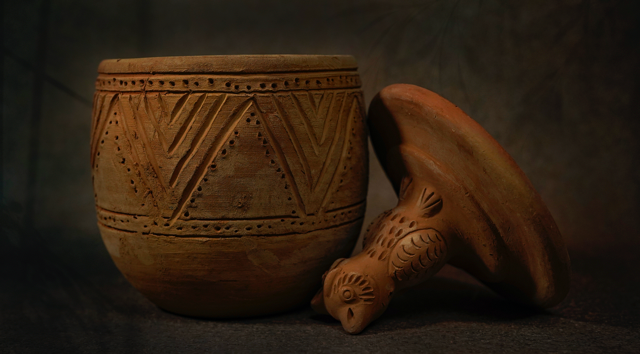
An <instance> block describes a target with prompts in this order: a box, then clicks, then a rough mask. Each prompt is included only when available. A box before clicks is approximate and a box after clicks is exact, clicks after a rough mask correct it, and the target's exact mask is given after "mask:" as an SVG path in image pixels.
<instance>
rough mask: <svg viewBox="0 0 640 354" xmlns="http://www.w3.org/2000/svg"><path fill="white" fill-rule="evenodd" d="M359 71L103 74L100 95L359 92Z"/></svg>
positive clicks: (99, 85) (98, 86)
mask: <svg viewBox="0 0 640 354" xmlns="http://www.w3.org/2000/svg"><path fill="white" fill-rule="evenodd" d="M360 86H361V81H360V77H359V76H358V72H356V71H348V72H313V73H286V74H283V73H279V74H271V75H207V74H189V75H185V74H157V75H153V74H116V75H114V74H100V75H99V76H98V78H97V80H96V90H98V91H119V92H121V91H177V92H190V91H192V92H195V91H201V92H225V93H240V92H277V91H295V90H322V89H345V88H359V87H360Z"/></svg>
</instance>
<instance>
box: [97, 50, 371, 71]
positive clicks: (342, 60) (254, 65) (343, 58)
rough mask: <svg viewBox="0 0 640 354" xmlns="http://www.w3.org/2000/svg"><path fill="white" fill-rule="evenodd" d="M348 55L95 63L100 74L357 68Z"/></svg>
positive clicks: (183, 58) (117, 60) (136, 59)
mask: <svg viewBox="0 0 640 354" xmlns="http://www.w3.org/2000/svg"><path fill="white" fill-rule="evenodd" d="M357 68H358V65H357V62H356V59H355V58H354V57H353V56H351V55H308V54H307V55H304V54H303V55H300V54H266V55H203V56H172V57H149V58H131V59H106V60H103V61H102V62H101V63H100V65H99V66H98V73H100V74H137V73H139V74H142V73H145V74H156V73H158V74H160V73H162V74H167V73H177V74H179V73H213V74H242V73H247V74H256V73H278V72H314V71H342V70H356V69H357Z"/></svg>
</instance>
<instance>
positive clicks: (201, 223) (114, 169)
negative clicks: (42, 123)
mask: <svg viewBox="0 0 640 354" xmlns="http://www.w3.org/2000/svg"><path fill="white" fill-rule="evenodd" d="M98 71H99V76H98V79H97V81H96V93H95V96H94V110H93V128H92V139H91V165H92V172H93V186H94V190H95V199H96V210H97V217H98V225H99V228H100V233H101V235H102V239H103V241H104V243H105V245H106V248H107V250H108V251H109V254H110V255H111V257H112V259H113V261H114V262H115V264H116V266H117V267H118V269H119V270H120V271H121V272H122V274H123V275H124V276H125V277H126V278H127V280H128V281H129V282H130V283H131V284H132V285H133V286H134V287H135V288H136V289H138V290H139V291H140V292H141V293H142V294H143V295H144V296H146V297H147V298H148V299H149V300H151V301H152V302H154V303H155V304H156V305H158V306H160V307H161V308H163V309H165V310H168V311H171V312H174V313H179V314H184V315H190V316H202V317H243V316H258V315H266V314H272V313H277V312H281V311H286V310H289V309H292V308H295V307H297V306H300V305H303V304H306V303H308V301H309V300H310V298H311V297H312V296H313V294H314V293H315V291H316V290H317V288H318V287H319V286H320V282H321V275H322V273H323V272H324V271H325V270H326V269H328V268H329V266H330V265H331V264H332V262H333V261H334V260H335V259H337V258H340V257H345V256H348V255H349V253H350V252H351V250H352V248H353V246H354V244H355V242H356V240H357V238H358V235H359V232H360V229H361V226H362V220H363V216H364V211H365V201H366V200H365V198H366V191H367V181H368V155H367V154H368V153H367V136H366V130H365V126H364V112H365V110H364V108H363V98H362V91H361V89H360V78H359V76H358V73H357V65H356V62H355V60H354V59H353V57H351V56H319V55H266V56H250V55H243V56H203V57H168V58H142V59H118V60H105V61H103V62H102V63H101V64H100V66H99V69H98Z"/></svg>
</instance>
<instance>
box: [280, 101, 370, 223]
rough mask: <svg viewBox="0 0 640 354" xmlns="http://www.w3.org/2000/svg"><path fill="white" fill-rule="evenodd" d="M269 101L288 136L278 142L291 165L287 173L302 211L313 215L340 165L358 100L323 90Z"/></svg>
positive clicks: (357, 112)
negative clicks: (287, 139) (314, 93)
mask: <svg viewBox="0 0 640 354" xmlns="http://www.w3.org/2000/svg"><path fill="white" fill-rule="evenodd" d="M272 100H273V104H274V105H275V106H276V107H277V113H278V114H279V116H280V117H281V120H282V126H283V128H284V130H285V131H286V134H287V135H288V136H289V138H290V141H282V142H280V144H282V149H283V151H285V152H286V157H287V161H288V163H289V165H291V166H292V168H291V174H292V175H293V179H294V180H295V183H296V186H297V191H298V193H299V194H300V197H301V199H302V200H304V208H305V210H304V211H305V213H306V214H314V213H316V212H318V211H319V210H320V208H321V206H322V205H323V203H324V202H325V199H326V198H325V196H326V195H327V192H328V191H327V188H328V187H329V185H330V184H331V181H332V180H333V178H334V175H335V173H336V171H337V170H338V168H339V167H340V166H339V165H340V160H341V156H342V155H343V153H344V151H343V148H344V147H345V146H346V144H347V142H348V138H347V133H346V132H349V131H350V130H351V126H352V124H353V122H352V121H353V119H352V117H354V115H357V114H359V110H360V104H359V101H358V99H357V97H356V96H352V95H349V94H348V93H347V92H345V91H335V92H327V91H325V92H323V93H322V94H320V95H318V94H316V95H315V96H314V95H313V94H311V93H291V94H288V95H278V96H276V95H274V96H272ZM273 125H274V126H275V124H273ZM273 129H276V128H273ZM283 133H284V132H281V133H280V134H283ZM280 134H278V135H280ZM294 160H295V161H294Z"/></svg>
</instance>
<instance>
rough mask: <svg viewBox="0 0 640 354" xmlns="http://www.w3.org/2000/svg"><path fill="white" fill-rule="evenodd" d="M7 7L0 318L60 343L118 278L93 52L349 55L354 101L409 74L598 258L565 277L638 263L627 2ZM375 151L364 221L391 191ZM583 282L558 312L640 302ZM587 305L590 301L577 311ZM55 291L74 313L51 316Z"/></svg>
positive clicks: (636, 13) (44, 2)
mask: <svg viewBox="0 0 640 354" xmlns="http://www.w3.org/2000/svg"><path fill="white" fill-rule="evenodd" d="M2 11H3V14H2V20H3V26H2V30H3V47H2V55H1V60H2V67H3V70H2V76H1V78H2V92H1V95H0V97H1V99H2V125H1V127H2V132H1V133H2V134H1V137H2V144H1V148H2V154H1V158H2V174H1V178H2V184H1V186H2V189H1V191H2V195H1V198H2V203H3V211H2V226H3V227H2V234H1V235H0V256H1V258H2V261H0V265H2V268H3V269H2V271H1V272H0V274H1V275H2V278H0V286H2V288H1V289H2V291H3V292H2V293H1V294H2V296H1V297H0V301H1V302H0V304H1V306H2V307H0V311H4V310H5V308H12V309H14V310H12V312H11V311H10V312H7V313H8V314H7V315H6V316H5V320H0V327H1V328H14V327H15V323H19V324H22V325H24V326H25V327H24V328H27V330H25V331H27V332H28V331H30V330H29V329H28V328H31V327H29V326H30V325H33V326H36V325H37V324H38V323H44V324H46V326H45V327H46V328H49V329H50V328H54V329H55V330H52V331H53V332H51V333H50V332H47V331H44V332H43V333H50V334H49V335H50V336H51V339H50V341H51V342H55V340H54V338H58V337H56V336H62V337H60V338H73V337H74V336H73V335H72V334H69V333H73V331H75V330H80V329H79V328H93V327H91V325H93V324H94V322H91V321H92V320H91V318H93V317H91V316H94V317H95V318H97V319H100V318H102V315H101V313H102V312H100V311H102V310H99V308H101V307H100V306H103V305H104V304H103V303H105V304H106V303H108V304H111V303H113V302H120V303H122V302H125V303H126V300H122V299H123V296H120V295H118V294H119V293H118V292H117V291H116V290H113V289H115V288H118V287H119V288H118V289H129V288H127V286H128V285H127V284H126V283H125V282H124V280H123V279H122V278H121V277H120V275H119V273H117V271H116V270H115V267H113V265H112V263H111V261H110V260H109V257H108V254H107V253H106V250H105V249H104V247H103V245H102V243H101V240H100V236H99V234H98V229H97V226H96V219H95V211H94V200H93V193H92V186H91V177H90V166H89V139H90V128H91V119H90V118H91V100H92V95H93V91H94V80H95V77H96V74H97V73H96V69H97V66H98V63H99V62H100V61H101V60H102V59H105V58H128V57H145V56H168V55H208V54H351V55H354V56H355V57H356V59H357V60H358V63H359V66H360V74H361V77H362V81H363V85H364V86H363V89H364V93H365V100H366V102H367V104H368V102H369V101H370V100H371V98H372V97H373V96H374V95H375V93H376V92H377V91H379V90H380V89H382V88H383V87H385V86H386V85H389V84H392V83H398V82H403V83H411V84H416V85H419V86H422V87H425V88H428V89H430V90H432V91H435V92H437V93H439V94H440V95H442V96H444V97H445V98H447V99H449V100H451V101H452V102H454V103H455V104H457V105H458V106H459V107H461V108H462V109H463V110H464V111H465V112H467V113H468V114H469V115H470V116H471V117H472V118H474V119H475V120H477V121H478V122H479V123H480V124H481V125H482V126H483V127H484V128H485V129H487V131H488V132H489V133H490V134H491V135H493V136H494V137H495V138H496V140H497V141H498V142H499V143H501V144H502V145H503V146H504V148H505V149H506V150H507V151H508V152H509V153H510V154H511V155H512V156H513V158H514V159H515V160H516V162H517V163H518V164H519V165H520V167H521V168H522V169H523V170H524V172H525V173H526V174H527V176H529V178H530V179H531V181H532V182H533V184H534V186H535V187H536V188H537V190H538V191H539V192H540V194H541V195H542V198H543V200H544V201H545V202H546V203H547V205H548V207H549V209H550V210H551V213H552V214H553V215H554V217H555V218H556V221H557V223H558V226H559V227H560V230H561V231H562V233H563V235H564V238H565V240H566V241H567V244H568V246H569V250H570V254H571V256H572V257H573V258H574V259H575V260H576V262H577V263H575V262H574V263H575V264H583V263H584V264H588V266H586V265H585V267H586V268H582V269H592V270H593V271H590V270H589V271H587V270H584V271H582V273H580V272H578V273H576V276H575V277H574V282H576V284H578V285H580V284H583V285H585V284H586V285H585V286H586V287H587V288H588V289H589V290H584V292H589V291H596V292H597V291H605V290H598V289H599V288H600V287H601V286H604V285H600V283H598V282H596V283H593V279H592V278H593V277H595V275H593V274H596V273H597V274H600V277H601V278H602V279H606V278H608V277H609V274H603V273H602V269H605V268H606V269H610V271H608V272H609V273H611V272H614V273H615V272H617V273H619V274H623V276H621V277H622V278H620V282H621V284H622V283H626V282H627V281H626V280H625V279H628V281H629V282H637V281H638V279H639V278H638V276H637V275H636V272H635V271H631V269H629V268H633V267H634V266H635V267H638V264H637V262H636V261H638V260H640V258H639V257H638V256H637V255H636V252H637V249H638V246H640V189H639V181H640V142H639V139H638V136H639V135H640V117H639V113H640V68H639V64H640V60H639V59H640V2H639V1H634V0H628V1H622V0H619V1H616V0H611V1H604V0H582V1H580V0H558V1H538V0H457V1H454V0H450V1H444V0H442V1H410V0H386V1H383V0H377V1H373V0H372V1H362V0H361V1H341V0H335V1H294V0H289V1H258V0H253V1H251V0H241V1H195V0H192V1H186V0H181V1H178V0H127V1H118V0H109V1H81V0H38V1H36V0H22V1H4V3H3V6H2ZM371 156H372V158H371V176H370V182H371V183H370V190H369V196H368V201H369V202H368V203H369V204H368V210H367V219H366V220H365V222H366V223H368V222H369V221H370V220H371V219H372V218H373V217H375V216H376V215H377V214H378V213H380V212H381V211H383V210H385V209H387V208H390V207H392V206H394V205H395V202H396V198H395V195H394V193H393V190H392V189H391V186H390V184H389V182H388V181H387V180H386V177H385V176H384V173H383V172H382V170H381V169H380V166H379V164H378V162H377V160H376V159H375V156H374V155H373V154H372V155H371ZM599 254H606V255H607V256H606V257H604V258H603V257H600V258H598V255H599ZM581 257H582V258H581ZM594 257H595V258H594ZM581 262H582V263H581ZM611 262H613V263H611ZM615 262H618V263H615ZM594 263H595V264H594ZM609 263H611V264H614V263H615V264H616V266H611V265H608V264H609ZM607 266H608V267H609V268H607ZM589 267H591V268H589ZM636 269H640V268H636ZM625 272H627V273H628V274H633V275H629V276H631V278H629V276H627V275H624V274H627V273H625ZM592 273H593V274H592ZM634 276H635V278H634ZM625 277H626V278H625ZM82 284H84V285H82ZM105 284H117V286H116V285H113V286H111V287H110V286H107V285H105ZM578 285H576V286H578ZM83 286H85V287H86V288H87V289H88V288H90V289H93V290H86V289H85V288H83ZM628 286H632V285H628ZM70 287H71V288H74V289H75V288H79V289H85V290H82V291H81V290H73V291H72V290H69V289H70ZM39 289H40V290H39ZM60 289H62V290H60ZM65 289H66V290H65ZM110 289H111V290H110ZM615 289H620V288H619V287H618V285H615V284H613V285H611V288H610V289H609V290H606V291H614V292H615V291H616V290H615ZM636 290H638V287H637V286H635V287H633V288H629V289H627V290H624V288H623V290H617V291H622V292H624V291H629V292H630V293H633V292H634V291H636ZM74 291H76V292H77V294H76V293H75V292H74ZM83 291H85V292H83ZM87 291H88V292H89V293H88V294H89V295H87ZM92 291H93V292H92ZM109 291H112V292H113V293H109ZM118 291H120V290H118ZM126 291H128V292H127V294H128V295H127V296H124V298H125V299H129V298H132V297H135V299H136V300H135V301H138V302H139V304H144V306H149V305H147V304H146V303H145V302H144V300H139V299H138V298H137V296H139V295H138V294H137V293H136V292H135V291H133V290H126ZM581 293H583V291H582V290H581V291H574V293H573V295H572V296H574V298H570V299H568V300H567V304H568V305H565V307H564V309H565V310H566V309H569V310H566V311H565V312H563V315H564V316H569V317H570V315H572V314H573V315H575V314H576V313H577V312H576V311H578V312H579V311H582V310H584V311H583V312H580V314H579V315H575V316H574V317H576V318H581V319H584V320H587V321H589V320H593V321H597V320H598V319H602V318H613V319H620V318H622V320H620V321H622V322H621V323H625V324H628V323H632V324H634V326H637V325H638V324H639V323H640V321H639V320H638V319H637V317H638V316H637V315H635V316H636V317H624V316H625V315H621V313H622V312H625V311H630V309H629V308H628V306H631V305H628V304H637V303H638V302H640V299H639V298H638V295H635V293H633V294H634V295H629V296H631V297H629V298H625V299H626V300H624V301H623V300H621V301H623V302H621V303H623V304H625V305H620V306H617V305H615V304H612V303H610V301H609V300H607V302H606V303H605V302H602V301H601V300H598V298H596V299H594V300H593V301H592V300H588V299H583V300H582V304H587V305H588V306H591V307H590V308H588V309H582V310H581V309H580V308H579V307H580V306H579V305H580V304H581V303H580V301H581V300H580V299H581V298H580V296H581V295H580V294H581ZM43 294H44V295H43ZM74 294H75V295H74ZM103 297H105V299H106V300H104V299H103V300H96V299H102V298H103ZM78 299H80V300H78ZM113 299H116V300H113ZM83 301H86V302H88V303H89V305H86V306H83V307H82V310H78V309H77V308H76V307H75V306H77V304H78V303H83ZM132 301H133V300H132ZM571 301H573V302H571ZM589 301H592V302H593V303H592V302H589ZM611 301H613V300H611ZM625 301H626V302H625ZM571 304H573V305H571ZM587 305H584V306H587ZM65 306H66V307H65ZM104 306H107V305H104ZM109 306H116V305H109ZM117 306H120V305H117ZM117 306H116V307H117ZM122 306H124V307H125V308H127V307H126V306H132V308H134V309H135V308H136V306H134V305H122ZM122 306H121V307H118V309H116V310H113V309H112V308H111V307H109V308H108V310H113V311H115V312H118V311H121V310H122V308H123V307H122ZM571 306H573V307H571ZM588 306H587V307H588ZM598 306H600V309H602V311H601V312H602V313H603V314H600V315H598V312H597V310H593V311H596V312H594V313H595V315H593V316H592V317H589V316H591V315H589V314H588V313H590V312H593V311H592V308H593V309H596V308H598ZM635 306H636V307H635V308H632V309H631V310H633V309H635V310H638V309H639V307H638V305H635ZM51 307H53V308H57V309H58V310H59V311H61V312H60V313H62V314H66V313H67V312H68V313H75V314H74V315H69V316H70V318H76V319H77V321H76V322H73V321H75V320H69V321H71V322H69V323H70V324H66V325H61V324H59V323H58V322H55V320H54V319H55V318H58V317H56V316H58V315H53V314H52V312H49V310H48V309H49V308H51ZM87 308H89V309H92V310H86V309H87ZM96 309H98V310H96ZM78 311H80V313H81V314H78ZM82 311H89V312H90V313H89V315H86V316H89V317H83V316H84V315H82V313H84V312H82ZM91 311H93V312H91ZM105 311H107V310H105ZM122 311H124V312H127V311H128V310H127V311H125V310H122ZM149 311H151V310H149ZM571 311H574V312H571ZM606 311H609V312H611V313H610V314H609V315H610V316H609V315H607V314H604V313H605V312H606ZM124 312H123V313H124ZM609 312H607V313H609ZM613 312H615V314H613ZM74 316H76V317H74ZM141 316H142V315H141ZM167 316H168V315H167ZM305 316H306V315H305ZM424 316H429V314H428V313H427V314H424ZM594 316H595V317H594ZM607 316H609V317H607ZM620 316H622V317H620ZM63 317H64V316H63ZM43 318H44V319H43ZM87 318H89V319H88V320H87ZM594 318H595V319H594ZM401 320H402V318H401V317H399V319H398V321H401ZM12 321H14V322H12ZM21 321H22V322H21ZM38 321H43V322H38ZM47 321H50V322H47ZM84 321H89V322H84ZM611 321H614V320H609V322H607V323H610V322H611ZM98 322H99V321H98ZM605 322H606V321H605ZM614 322H615V321H614ZM52 323H55V324H52ZM65 323H66V322H65ZM87 323H90V324H87ZM603 323H604V322H603ZM313 324H315V322H314V323H312V325H313ZM52 326H53V327H52ZM56 326H58V327H56ZM65 326H66V327H65ZM96 326H98V327H96V328H98V329H95V331H97V332H96V333H99V332H100V331H102V330H104V331H106V332H105V333H112V332H113V331H116V332H117V330H115V329H113V328H115V327H109V325H104V326H106V327H105V328H106V329H105V328H102V327H100V326H99V325H96ZM132 326H133V325H132ZM319 326H321V327H322V324H321V325H319ZM134 327H135V326H134ZM143 327H144V326H143V325H139V326H138V327H136V328H137V329H136V331H138V332H140V331H142V329H140V328H143ZM16 328H22V327H19V326H18V327H16ZM101 328H102V329H101ZM245 328H246V329H247V330H249V329H248V328H249V327H245ZM310 328H311V329H310V330H311V331H312V330H313V326H311V327H310ZM331 328H333V327H331ZM58 329H59V330H60V331H61V332H60V333H66V335H59V334H55V333H58V332H56V331H57V330H58ZM585 330H586V329H585ZM14 331H18V332H16V333H23V332H20V330H19V329H14ZM109 331H112V332H109ZM124 332H126V330H124ZM138 332H136V333H138ZM334 332H335V331H334ZM11 333H13V332H11V331H9V332H6V331H5V333H4V334H0V338H1V337H2V336H3V335H6V336H10V335H11ZM92 333H93V332H92ZM332 333H333V332H332ZM336 333H337V332H336ZM11 336H12V337H11V338H12V339H13V340H14V341H15V340H16V337H13V335H11ZM18 337H19V336H18ZM92 338H94V337H92ZM95 338H102V337H101V336H100V335H95ZM607 338H610V337H607ZM96 340H98V339H96ZM100 340H102V339H100ZM87 341H88V342H86V343H93V342H91V340H87ZM131 341H132V343H133V342H136V339H135V338H133V339H131ZM12 343H14V342H12ZM15 343H18V342H15ZM20 343H21V345H25V343H27V341H26V340H25V342H20ZM29 343H32V344H33V342H29ZM83 343H85V342H83ZM86 343H85V344H86ZM136 343H137V342H136ZM76 344H77V345H78V347H82V348H90V346H89V347H87V346H85V347H83V346H82V345H81V344H78V343H76ZM0 345H1V344H0ZM16 345H17V344H16ZM33 345H35V344H33ZM87 345H88V344H87ZM134 347H135V346H134ZM91 348H93V347H91ZM372 348H374V351H375V348H378V349H379V348H380V347H376V346H373V347H372ZM263 349H264V348H263Z"/></svg>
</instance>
